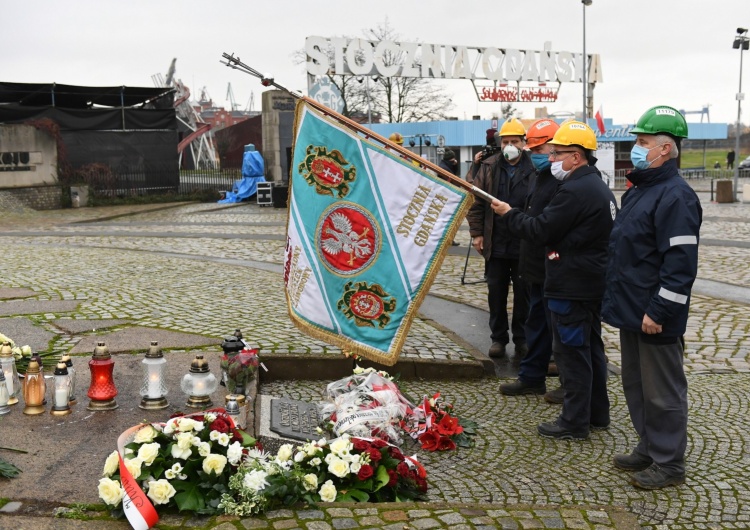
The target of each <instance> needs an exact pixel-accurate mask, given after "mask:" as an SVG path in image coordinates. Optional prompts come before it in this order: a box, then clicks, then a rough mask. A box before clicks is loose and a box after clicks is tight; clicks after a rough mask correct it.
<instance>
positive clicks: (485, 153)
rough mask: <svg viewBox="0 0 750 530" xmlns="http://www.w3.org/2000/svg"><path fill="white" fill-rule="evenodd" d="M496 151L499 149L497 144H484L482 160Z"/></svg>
mask: <svg viewBox="0 0 750 530" xmlns="http://www.w3.org/2000/svg"><path fill="white" fill-rule="evenodd" d="M498 151H500V147H499V146H497V145H485V146H484V148H483V149H482V160H484V159H485V158H487V157H490V156H492V155H494V154H495V153H497V152H498Z"/></svg>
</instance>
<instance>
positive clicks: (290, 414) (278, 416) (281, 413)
mask: <svg viewBox="0 0 750 530" xmlns="http://www.w3.org/2000/svg"><path fill="white" fill-rule="evenodd" d="M319 422H320V416H319V415H318V406H317V405H316V404H315V403H308V402H307V401H296V400H293V399H276V398H275V399H272V400H271V430H272V431H273V432H275V433H276V434H278V435H279V436H283V437H284V438H291V439H293V440H302V441H306V440H317V439H319V438H320V437H321V435H320V434H319V433H318V432H317V431H316V429H317V427H318V425H319Z"/></svg>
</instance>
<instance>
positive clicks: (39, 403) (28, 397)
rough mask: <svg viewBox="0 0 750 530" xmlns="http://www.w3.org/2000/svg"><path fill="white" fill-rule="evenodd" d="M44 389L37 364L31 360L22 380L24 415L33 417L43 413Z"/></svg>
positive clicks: (42, 378) (42, 377)
mask: <svg viewBox="0 0 750 530" xmlns="http://www.w3.org/2000/svg"><path fill="white" fill-rule="evenodd" d="M44 388H45V386H44V376H43V375H42V371H41V369H40V367H39V363H38V362H36V361H35V360H33V359H32V360H31V361H29V367H28V369H27V370H26V375H25V376H24V379H23V400H24V402H25V403H26V406H25V407H24V409H23V413H24V414H28V415H31V416H33V415H35V414H43V413H44V405H43V403H44Z"/></svg>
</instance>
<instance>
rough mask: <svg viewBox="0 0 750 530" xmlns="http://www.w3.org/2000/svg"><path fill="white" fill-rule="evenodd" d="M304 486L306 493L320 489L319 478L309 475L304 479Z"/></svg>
mask: <svg viewBox="0 0 750 530" xmlns="http://www.w3.org/2000/svg"><path fill="white" fill-rule="evenodd" d="M302 485H303V486H304V487H305V491H315V490H316V489H318V477H317V476H315V475H314V474H312V473H308V474H307V475H305V476H304V477H302Z"/></svg>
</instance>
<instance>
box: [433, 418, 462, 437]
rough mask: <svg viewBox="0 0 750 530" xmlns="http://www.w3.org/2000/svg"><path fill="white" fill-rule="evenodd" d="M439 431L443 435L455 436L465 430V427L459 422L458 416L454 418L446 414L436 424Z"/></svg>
mask: <svg viewBox="0 0 750 530" xmlns="http://www.w3.org/2000/svg"><path fill="white" fill-rule="evenodd" d="M435 428H436V429H437V432H438V433H439V434H442V435H443V436H453V435H454V434H460V433H462V432H464V428H463V427H461V425H459V423H458V418H454V417H451V416H449V415H448V414H446V415H445V416H443V417H442V418H441V419H440V422H439V423H438V424H437V425H436V426H435Z"/></svg>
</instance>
